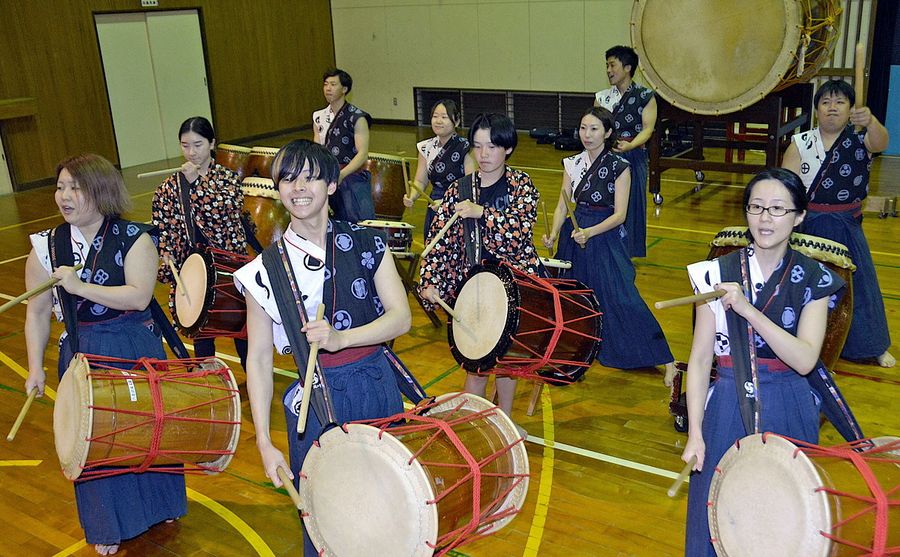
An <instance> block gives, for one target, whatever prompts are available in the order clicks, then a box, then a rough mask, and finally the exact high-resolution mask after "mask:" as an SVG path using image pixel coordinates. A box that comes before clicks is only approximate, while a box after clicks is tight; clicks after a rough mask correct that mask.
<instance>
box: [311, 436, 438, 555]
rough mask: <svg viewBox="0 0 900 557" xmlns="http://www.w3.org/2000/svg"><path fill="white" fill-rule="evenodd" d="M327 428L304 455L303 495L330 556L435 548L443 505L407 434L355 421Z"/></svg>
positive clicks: (314, 535)
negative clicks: (437, 501)
mask: <svg viewBox="0 0 900 557" xmlns="http://www.w3.org/2000/svg"><path fill="white" fill-rule="evenodd" d="M345 427H346V432H344V431H343V430H341V429H340V428H334V429H331V430H330V431H327V432H325V434H323V435H322V437H321V438H320V439H319V445H318V446H315V445H314V446H313V448H312V449H310V451H309V453H308V454H307V456H306V460H304V461H303V470H302V476H301V480H300V498H301V499H302V500H303V504H304V508H303V510H304V511H305V512H307V513H308V515H307V516H305V517H304V518H303V522H304V523H305V524H306V529H307V531H308V532H309V536H310V538H311V539H312V541H313V543H314V544H315V545H316V547H317V548H319V549H320V550H321V549H324V550H325V553H324V554H325V555H340V556H341V557H345V556H347V557H354V556H360V557H369V556H370V555H391V556H396V557H406V556H416V557H418V556H421V557H426V556H430V555H433V554H434V549H433V548H431V547H429V546H428V545H427V543H428V542H431V543H432V544H433V543H434V542H435V541H436V540H437V534H438V515H437V513H438V509H437V505H434V504H431V505H429V504H428V503H427V501H430V500H432V499H434V492H433V490H432V488H431V484H430V483H429V481H428V474H427V472H426V471H425V469H424V468H422V465H421V464H419V462H418V461H417V460H415V459H414V458H413V454H412V453H411V452H410V450H409V449H407V448H406V447H405V446H404V445H403V444H402V443H401V442H400V441H399V440H397V439H396V438H395V437H394V436H392V435H391V434H390V433H387V432H380V430H379V429H378V428H375V427H372V426H368V425H362V424H348V425H346V426H345Z"/></svg>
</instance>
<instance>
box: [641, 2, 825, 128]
mask: <svg viewBox="0 0 900 557" xmlns="http://www.w3.org/2000/svg"><path fill="white" fill-rule="evenodd" d="M840 13H841V5H840V2H838V0H810V1H808V2H798V1H796V0H742V1H741V2H733V1H732V0H636V1H635V2H634V5H633V7H632V11H631V44H632V45H634V49H635V50H636V51H637V53H638V56H639V57H640V65H641V70H642V72H643V74H644V77H645V78H646V79H647V82H648V83H649V84H650V86H651V88H652V89H653V90H655V91H656V92H657V93H659V94H660V95H662V97H663V98H665V99H666V100H667V101H669V102H670V103H671V104H672V105H674V106H677V107H679V108H681V109H684V110H686V111H688V112H693V113H696V114H726V113H729V112H735V111H738V110H741V109H743V108H746V107H747V106H750V105H752V104H754V103H755V102H757V101H759V100H760V99H762V98H763V97H765V96H766V95H767V94H769V93H770V92H771V91H773V90H777V89H781V88H783V87H786V86H788V85H792V84H794V83H801V82H806V81H809V80H810V79H811V78H812V77H813V76H814V75H816V72H817V71H818V70H819V68H821V66H822V65H823V64H824V63H825V62H827V61H828V60H829V59H830V58H831V55H832V53H833V50H834V46H835V43H836V42H837V36H838V34H839V32H840V22H841V18H840V17H839V15H840Z"/></svg>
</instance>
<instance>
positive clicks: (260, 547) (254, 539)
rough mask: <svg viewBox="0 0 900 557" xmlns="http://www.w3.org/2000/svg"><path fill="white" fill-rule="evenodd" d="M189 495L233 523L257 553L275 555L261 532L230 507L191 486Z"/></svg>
mask: <svg viewBox="0 0 900 557" xmlns="http://www.w3.org/2000/svg"><path fill="white" fill-rule="evenodd" d="M187 495H188V497H189V498H190V499H192V500H194V501H196V502H197V503H200V504H201V505H203V506H204V507H206V508H207V509H209V510H211V511H212V512H214V513H216V514H217V515H219V516H220V517H221V518H222V519H223V520H224V521H225V522H227V523H228V524H231V526H232V527H233V528H234V529H235V530H237V531H238V532H239V533H240V534H241V535H242V536H244V539H245V540H247V541H248V542H249V543H250V545H251V546H253V549H255V550H256V554H257V555H261V556H263V557H275V554H274V553H272V550H271V549H270V548H269V546H268V545H267V544H266V542H265V541H263V539H262V538H261V537H260V535H259V534H257V533H256V530H254V529H253V528H251V527H250V525H249V524H247V523H246V522H244V521H243V520H241V518H240V517H239V516H238V515H236V514H234V513H233V512H231V511H230V510H229V509H228V508H226V507H225V506H223V505H222V504H221V503H219V502H218V501H214V500H213V499H210V498H209V497H207V496H206V495H203V494H202V493H199V492H197V491H194V490H193V489H191V488H187Z"/></svg>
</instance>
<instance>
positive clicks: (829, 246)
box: [707, 226, 856, 369]
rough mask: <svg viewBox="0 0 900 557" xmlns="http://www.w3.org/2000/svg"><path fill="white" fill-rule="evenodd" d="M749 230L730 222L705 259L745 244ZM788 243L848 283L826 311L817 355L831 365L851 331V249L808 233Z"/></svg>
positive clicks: (826, 365)
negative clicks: (841, 294) (825, 319)
mask: <svg viewBox="0 0 900 557" xmlns="http://www.w3.org/2000/svg"><path fill="white" fill-rule="evenodd" d="M749 241H750V240H749V232H748V230H747V227H745V226H730V227H728V228H724V229H722V231H721V232H719V233H718V234H716V237H715V238H713V241H712V243H711V245H712V247H711V248H710V250H709V256H708V257H707V258H708V259H713V258H716V257H720V256H722V255H725V254H726V253H729V252H731V251H734V250H736V249H738V248H742V247H745V246H747V245H748V244H749ZM790 246H791V248H792V249H794V250H796V251H798V252H800V253H802V254H803V255H806V256H807V257H811V258H813V259H815V260H816V261H818V262H820V263H824V264H825V265H826V266H827V267H828V268H829V269H830V270H831V271H832V272H834V273H837V275H838V276H840V277H841V278H842V279H844V281H846V283H847V288H846V292H844V295H843V296H842V297H841V300H840V301H839V302H838V304H837V306H835V307H834V309H832V310H830V311H829V312H828V326H827V327H826V329H825V341H824V342H823V343H822V350H821V352H820V354H819V358H820V359H821V360H822V363H824V364H825V367H826V368H828V369H834V365H835V364H836V363H837V361H838V358H839V357H840V356H841V350H843V348H844V342H846V340H847V333H849V332H850V321H851V320H852V319H853V271H854V270H855V269H856V266H855V265H854V264H853V261H851V259H850V252H849V251H848V250H847V248H846V246H844V245H843V244H839V243H837V242H833V241H831V240H827V239H825V238H820V237H818V236H810V235H808V234H800V233H797V232H795V233H793V234H791V239H790Z"/></svg>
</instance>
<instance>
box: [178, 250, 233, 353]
mask: <svg viewBox="0 0 900 557" xmlns="http://www.w3.org/2000/svg"><path fill="white" fill-rule="evenodd" d="M250 259H251V258H250V257H249V256H246V255H241V254H239V253H232V252H230V251H224V250H220V249H215V248H210V247H206V246H202V247H198V248H195V249H194V250H193V251H192V252H191V254H190V255H189V256H188V257H187V259H185V260H184V264H183V265H182V266H181V269H180V270H179V272H178V274H179V275H180V277H181V283H182V284H183V285H184V289H185V292H186V294H187V295H183V293H182V292H179V291H178V288H177V287H176V288H175V312H174V315H173V317H174V318H175V324H176V325H177V326H178V329H179V330H180V331H181V332H182V333H183V334H184V335H185V336H186V337H189V338H197V339H204V338H217V337H237V338H247V303H246V302H245V301H244V297H243V296H242V295H241V294H240V292H238V290H237V287H236V286H235V285H234V272H235V271H237V270H238V269H240V268H241V267H243V266H244V265H246V264H247V263H249V262H250Z"/></svg>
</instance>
